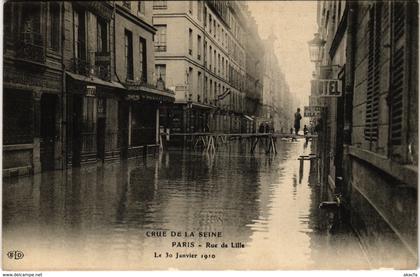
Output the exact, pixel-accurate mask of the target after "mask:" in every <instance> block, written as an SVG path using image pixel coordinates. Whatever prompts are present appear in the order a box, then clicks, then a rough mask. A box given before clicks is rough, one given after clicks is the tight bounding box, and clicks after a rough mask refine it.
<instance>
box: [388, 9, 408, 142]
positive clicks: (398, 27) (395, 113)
mask: <svg viewBox="0 0 420 277" xmlns="http://www.w3.org/2000/svg"><path fill="white" fill-rule="evenodd" d="M406 16H407V15H406V5H405V3H403V2H396V3H393V5H392V26H391V27H392V36H391V37H392V55H391V60H392V61H391V67H392V68H391V89H390V92H389V93H390V94H389V100H390V101H389V102H390V103H389V106H390V142H391V145H401V144H402V143H403V117H404V115H403V110H404V94H405V87H406V74H407V72H406V71H405V66H406V50H407V49H406V48H407V45H406V21H407V18H406Z"/></svg>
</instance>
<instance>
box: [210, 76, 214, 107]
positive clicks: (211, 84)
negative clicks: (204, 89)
mask: <svg viewBox="0 0 420 277" xmlns="http://www.w3.org/2000/svg"><path fill="white" fill-rule="evenodd" d="M209 92H210V93H209V96H210V104H213V98H214V97H212V93H213V80H210V89H209Z"/></svg>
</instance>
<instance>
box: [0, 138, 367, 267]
mask: <svg viewBox="0 0 420 277" xmlns="http://www.w3.org/2000/svg"><path fill="white" fill-rule="evenodd" d="M277 146H278V149H277V150H278V154H277V155H266V154H264V153H262V152H260V153H255V154H254V155H251V154H249V152H247V151H246V150H245V149H242V148H241V147H239V146H237V147H235V146H224V148H222V149H218V151H217V152H216V153H214V154H208V153H205V152H204V153H203V152H201V151H189V150H184V151H182V150H171V151H165V152H163V153H161V154H159V155H158V154H157V155H155V156H148V157H145V158H140V159H137V160H129V161H125V162H121V163H113V164H105V165H103V166H102V165H99V164H98V165H91V166H85V167H82V168H81V169H73V170H72V171H68V172H62V171H54V172H47V173H43V174H38V175H35V176H30V177H20V178H12V179H5V180H4V182H3V247H4V251H5V252H7V251H10V250H19V251H22V252H23V253H24V255H25V258H24V259H22V260H17V261H14V260H13V261H11V262H8V265H9V267H11V268H13V267H14V266H15V265H16V266H19V267H22V268H26V269H30V268H31V265H36V268H38V269H41V270H42V269H44V270H45V269H54V268H61V269H77V268H86V269H87V268H89V269H111V268H112V269H159V268H160V269H167V268H184V269H189V268H196V269H197V268H201V269H211V268H215V267H216V265H217V268H218V269H222V268H225V269H227V268H236V269H246V268H254V269H255V268H265V269H279V268H282V269H289V268H294V269H306V268H330V269H331V268H341V269H344V268H349V267H350V266H351V267H352V268H356V267H357V268H368V267H369V264H368V262H367V259H366V258H365V256H364V254H363V252H362V251H361V248H360V246H359V243H358V241H357V238H356V237H355V235H354V234H353V233H352V232H351V231H350V230H349V229H348V228H346V227H345V226H341V227H340V228H338V230H337V231H335V232H329V229H330V228H331V224H332V218H331V216H330V215H328V214H327V213H326V212H325V211H322V210H320V209H319V208H318V206H319V203H320V201H321V194H320V186H319V185H318V184H317V181H316V180H317V177H316V170H314V167H312V169H311V167H310V166H309V161H305V164H304V168H303V169H301V170H300V168H299V161H298V160H297V158H298V157H299V155H302V154H309V153H311V150H310V148H311V147H310V145H309V146H305V145H304V141H303V140H300V141H298V142H290V141H281V142H278V144H277ZM177 232H181V233H182V236H181V237H177V236H175V237H172V236H171V234H175V233H177ZM200 232H201V233H200ZM164 233H165V234H166V237H160V236H161V235H162V234H164ZM185 233H187V234H190V235H191V233H192V234H194V235H195V236H194V237H188V235H186V234H185ZM217 233H219V234H220V236H216V237H215V234H217ZM198 234H201V235H206V236H210V237H199V236H198ZM223 242H225V243H227V244H229V247H228V248H225V249H224V248H221V245H222V243H223ZM182 243H184V244H182ZM207 243H209V245H211V244H212V245H213V246H214V247H207V246H209V245H208V244H207ZM232 243H233V244H232ZM216 244H217V245H216ZM232 245H233V246H237V247H231V246H232ZM166 253H169V254H172V255H173V257H172V258H167V257H165V255H167V254H166ZM177 253H178V254H177ZM188 253H190V254H197V255H198V257H199V258H196V259H193V258H178V259H176V256H177V255H179V254H188ZM159 254H162V257H156V256H158V255H159ZM201 255H208V256H205V257H208V258H205V257H204V258H200V257H201ZM213 255H214V256H213ZM69 265H71V267H69Z"/></svg>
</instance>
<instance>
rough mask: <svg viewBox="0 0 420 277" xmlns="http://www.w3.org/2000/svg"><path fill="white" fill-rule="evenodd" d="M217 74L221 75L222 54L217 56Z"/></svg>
mask: <svg viewBox="0 0 420 277" xmlns="http://www.w3.org/2000/svg"><path fill="white" fill-rule="evenodd" d="M217 73H218V74H220V54H217Z"/></svg>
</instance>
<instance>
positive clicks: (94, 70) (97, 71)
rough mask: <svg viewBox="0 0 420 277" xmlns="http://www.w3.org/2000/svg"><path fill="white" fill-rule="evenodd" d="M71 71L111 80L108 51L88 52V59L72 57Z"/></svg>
mask: <svg viewBox="0 0 420 277" xmlns="http://www.w3.org/2000/svg"><path fill="white" fill-rule="evenodd" d="M73 72H74V73H76V74H80V75H84V76H87V77H98V78H100V79H102V80H104V81H108V82H109V81H111V55H110V53H109V52H90V53H89V59H87V60H86V59H83V58H74V59H73Z"/></svg>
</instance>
